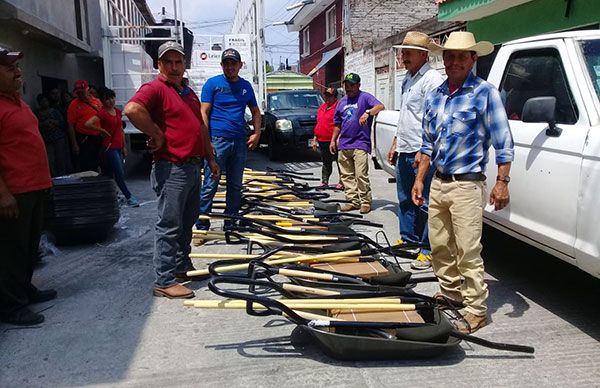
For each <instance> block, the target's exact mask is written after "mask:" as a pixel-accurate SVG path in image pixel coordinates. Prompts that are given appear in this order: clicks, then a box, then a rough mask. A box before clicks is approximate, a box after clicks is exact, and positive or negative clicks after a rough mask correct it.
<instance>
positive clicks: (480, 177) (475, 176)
mask: <svg viewBox="0 0 600 388" xmlns="http://www.w3.org/2000/svg"><path fill="white" fill-rule="evenodd" d="M435 177H436V178H439V179H441V180H442V181H444V182H452V181H484V180H485V175H484V174H483V173H482V172H468V173H466V174H442V173H441V172H439V171H436V172H435Z"/></svg>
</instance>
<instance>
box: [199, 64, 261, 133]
mask: <svg viewBox="0 0 600 388" xmlns="http://www.w3.org/2000/svg"><path fill="white" fill-rule="evenodd" d="M200 100H201V101H202V102H207V103H210V104H212V109H211V111H210V117H209V125H208V128H209V129H210V134H211V136H221V137H225V138H228V139H237V138H244V137H246V121H245V120H244V111H245V110H246V107H250V108H253V107H255V106H257V103H256V96H254V90H253V89H252V85H251V84H250V82H248V81H246V80H245V79H243V78H241V77H240V78H239V79H238V80H237V81H236V82H231V81H229V80H228V79H227V78H225V76H224V75H223V74H221V75H217V76H215V77H212V78H209V79H208V80H207V81H206V83H205V84H204V86H203V87H202V95H201V97H200Z"/></svg>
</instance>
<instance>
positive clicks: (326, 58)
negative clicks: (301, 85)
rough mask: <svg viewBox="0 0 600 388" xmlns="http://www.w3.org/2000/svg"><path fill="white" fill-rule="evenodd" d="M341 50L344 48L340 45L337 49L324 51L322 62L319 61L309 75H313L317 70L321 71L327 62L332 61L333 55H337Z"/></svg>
mask: <svg viewBox="0 0 600 388" xmlns="http://www.w3.org/2000/svg"><path fill="white" fill-rule="evenodd" d="M341 50H342V48H341V47H338V48H336V49H333V50H330V51H326V52H324V53H323V56H322V57H321V62H319V63H318V64H317V66H315V67H314V69H312V70H311V71H310V72H309V73H308V75H309V76H311V77H312V76H313V75H314V74H315V73H316V72H317V71H319V69H320V68H322V67H323V66H325V64H327V62H329V61H331V59H332V58H333V57H335V56H336V54H337V53H339V52H340V51H341Z"/></svg>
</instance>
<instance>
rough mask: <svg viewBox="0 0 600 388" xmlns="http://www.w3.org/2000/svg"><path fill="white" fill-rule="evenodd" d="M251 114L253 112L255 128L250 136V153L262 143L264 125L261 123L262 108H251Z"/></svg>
mask: <svg viewBox="0 0 600 388" xmlns="http://www.w3.org/2000/svg"><path fill="white" fill-rule="evenodd" d="M250 112H252V126H253V127H254V133H252V135H250V138H248V143H247V144H248V149H249V150H250V151H252V150H254V149H255V148H256V147H258V142H259V141H260V127H261V125H262V122H261V114H260V108H259V107H258V106H253V107H250Z"/></svg>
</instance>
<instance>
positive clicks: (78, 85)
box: [73, 79, 89, 92]
mask: <svg viewBox="0 0 600 388" xmlns="http://www.w3.org/2000/svg"><path fill="white" fill-rule="evenodd" d="M88 87H89V84H88V82H87V81H86V80H84V79H78V80H77V81H75V86H74V87H73V91H74V92H76V91H78V90H85V89H87V88H88Z"/></svg>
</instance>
